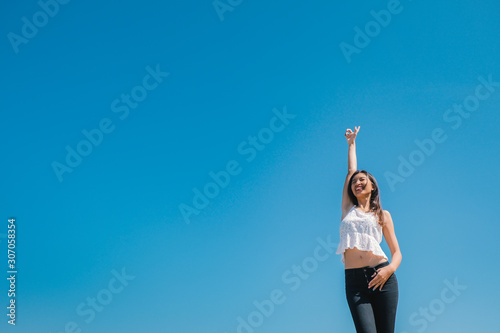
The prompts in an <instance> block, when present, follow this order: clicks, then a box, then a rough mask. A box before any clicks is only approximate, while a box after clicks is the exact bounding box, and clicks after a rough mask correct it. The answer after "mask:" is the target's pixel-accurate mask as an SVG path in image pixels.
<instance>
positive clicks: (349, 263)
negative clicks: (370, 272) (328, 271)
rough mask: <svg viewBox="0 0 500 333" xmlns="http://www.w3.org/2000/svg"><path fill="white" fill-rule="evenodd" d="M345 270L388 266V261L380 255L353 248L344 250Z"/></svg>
mask: <svg viewBox="0 0 500 333" xmlns="http://www.w3.org/2000/svg"><path fill="white" fill-rule="evenodd" d="M344 263H345V269H346V270H347V269H360V268H361V269H362V268H366V267H375V266H377V265H382V264H386V263H387V264H386V265H388V259H387V257H386V256H385V254H384V256H382V255H376V254H375V253H373V251H371V250H366V251H365V250H359V249H358V248H356V247H354V248H352V249H346V250H345V252H344ZM382 267H383V266H382Z"/></svg>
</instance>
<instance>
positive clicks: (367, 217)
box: [336, 205, 388, 263]
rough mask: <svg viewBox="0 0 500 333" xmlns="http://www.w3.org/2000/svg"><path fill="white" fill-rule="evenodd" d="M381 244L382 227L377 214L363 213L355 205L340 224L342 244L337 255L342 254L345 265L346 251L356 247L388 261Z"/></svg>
mask: <svg viewBox="0 0 500 333" xmlns="http://www.w3.org/2000/svg"><path fill="white" fill-rule="evenodd" d="M381 242H382V226H381V225H380V224H378V222H377V220H376V218H375V214H374V213H365V212H362V211H361V210H359V209H356V205H354V206H353V207H352V208H351V210H350V211H349V212H348V213H347V215H346V216H345V217H344V219H343V220H342V221H341V222H340V243H339V246H338V248H337V252H336V254H342V262H343V263H345V260H344V252H345V250H346V249H352V248H353V247H356V248H358V249H359V250H361V251H372V252H373V254H374V255H376V256H380V257H384V258H386V259H388V258H387V256H386V255H385V253H384V251H383V250H382V248H381V247H380V243H381Z"/></svg>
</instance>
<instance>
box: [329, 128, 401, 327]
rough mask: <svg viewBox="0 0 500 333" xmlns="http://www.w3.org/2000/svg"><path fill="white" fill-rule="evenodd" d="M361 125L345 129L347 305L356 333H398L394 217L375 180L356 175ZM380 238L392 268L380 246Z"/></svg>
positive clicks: (397, 254) (361, 172) (342, 226)
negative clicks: (383, 203)
mask: <svg viewBox="0 0 500 333" xmlns="http://www.w3.org/2000/svg"><path fill="white" fill-rule="evenodd" d="M359 128H360V127H359V126H358V127H355V128H354V132H353V131H352V130H351V129H347V131H346V133H345V137H346V138H347V144H348V146H349V153H348V169H347V170H348V171H347V177H346V179H345V183H344V190H343V195H342V218H341V223H340V242H339V246H338V249H337V254H342V262H343V263H344V265H345V291H346V298H347V303H348V304H349V309H350V311H351V315H352V319H353V320H354V326H355V327H356V332H357V333H382V332H383V333H394V326H395V321H396V309H397V305H398V296H399V290H398V280H397V278H396V274H395V272H396V269H397V268H398V267H399V264H400V263H401V259H402V256H401V251H400V250H399V245H398V241H397V239H396V234H395V233H394V224H393V222H392V218H391V214H389V212H388V211H387V210H382V206H381V204H380V197H379V188H378V184H377V181H376V180H375V178H374V177H373V176H372V175H371V174H370V173H369V172H367V171H365V170H357V161H356V144H355V139H356V136H357V134H358V132H359ZM382 234H383V236H384V237H385V240H386V242H387V245H389V249H390V250H391V263H389V260H388V258H387V256H386V255H385V253H384V251H383V250H382V248H381V247H380V243H381V242H382Z"/></svg>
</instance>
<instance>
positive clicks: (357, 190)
mask: <svg viewBox="0 0 500 333" xmlns="http://www.w3.org/2000/svg"><path fill="white" fill-rule="evenodd" d="M351 189H352V193H354V195H355V196H356V197H359V196H365V195H367V194H371V192H372V189H373V185H372V182H371V181H370V179H369V178H368V176H367V175H366V174H364V173H363V172H360V173H358V174H357V175H355V176H354V177H353V178H352V182H351Z"/></svg>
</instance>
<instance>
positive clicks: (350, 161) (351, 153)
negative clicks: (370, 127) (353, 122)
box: [342, 126, 361, 213]
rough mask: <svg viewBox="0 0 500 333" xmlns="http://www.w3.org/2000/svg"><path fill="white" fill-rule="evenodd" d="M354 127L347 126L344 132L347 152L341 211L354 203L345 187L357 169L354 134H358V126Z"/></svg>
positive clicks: (345, 210)
mask: <svg viewBox="0 0 500 333" xmlns="http://www.w3.org/2000/svg"><path fill="white" fill-rule="evenodd" d="M360 127H361V126H358V127H354V132H353V131H352V130H351V129H350V128H348V129H347V131H346V132H345V137H346V139H347V145H348V147H349V148H348V153H347V176H346V177H345V182H344V190H343V193H342V212H343V213H345V212H347V211H348V210H349V209H351V207H352V206H353V205H354V203H353V202H352V201H351V199H350V198H349V194H348V193H347V189H348V187H349V180H350V179H351V176H352V174H353V173H354V172H355V171H356V170H357V169H358V161H357V159H356V141H355V140H356V135H358V132H359V128H360Z"/></svg>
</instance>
